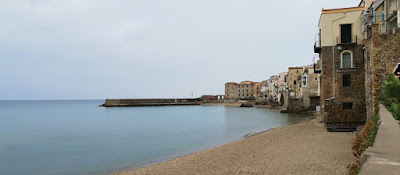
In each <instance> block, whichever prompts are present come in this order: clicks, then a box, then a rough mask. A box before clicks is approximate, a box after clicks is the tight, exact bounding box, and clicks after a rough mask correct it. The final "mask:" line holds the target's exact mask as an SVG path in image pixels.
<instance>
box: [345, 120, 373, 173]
mask: <svg viewBox="0 0 400 175" xmlns="http://www.w3.org/2000/svg"><path fill="white" fill-rule="evenodd" d="M378 121H379V116H378V115H375V116H373V117H371V118H370V119H369V120H368V122H367V123H366V124H365V126H364V128H363V129H361V131H360V132H359V133H358V134H357V135H356V138H354V140H353V143H352V149H353V155H354V156H355V157H356V158H357V160H356V163H354V164H351V165H348V168H349V169H350V170H349V173H348V174H349V175H357V174H358V172H359V171H360V167H361V163H360V157H361V154H362V153H363V152H364V151H365V150H366V149H367V148H368V147H370V146H372V145H373V144H374V142H375V137H376V133H377V132H378V128H379V124H378Z"/></svg>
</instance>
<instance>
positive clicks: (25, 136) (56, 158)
mask: <svg viewBox="0 0 400 175" xmlns="http://www.w3.org/2000/svg"><path fill="white" fill-rule="evenodd" d="M103 102H104V101H102V100H97V101H96V100H94V101H0V174H4V175H16V174H31V175H32V174H33V175H50V174H51V175H53V174H57V175H67V174H68V175H70V174H74V175H75V174H76V175H80V174H109V173H112V172H115V171H119V170H125V169H127V168H128V167H138V166H143V165H147V164H151V163H155V162H159V161H163V160H167V159H171V158H174V157H177V156H181V155H184V154H188V153H193V152H198V151H201V150H204V149H207V148H211V147H215V146H219V145H222V144H226V143H229V142H233V141H236V140H240V139H242V138H243V137H244V136H245V135H247V134H251V133H255V132H260V131H263V130H267V129H271V128H275V127H279V126H283V125H288V124H294V123H299V122H302V121H304V120H307V118H306V117H304V116H298V115H293V114H281V113H279V112H277V111H275V110H269V109H262V108H238V107H224V106H169V107H126V108H102V107H97V106H98V105H100V104H102V103H103Z"/></svg>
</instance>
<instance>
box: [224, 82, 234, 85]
mask: <svg viewBox="0 0 400 175" xmlns="http://www.w3.org/2000/svg"><path fill="white" fill-rule="evenodd" d="M225 84H233V85H237V83H235V82H227V83H225Z"/></svg>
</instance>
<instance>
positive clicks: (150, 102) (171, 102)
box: [101, 98, 201, 107]
mask: <svg viewBox="0 0 400 175" xmlns="http://www.w3.org/2000/svg"><path fill="white" fill-rule="evenodd" d="M200 101H201V99H200V98H179V99H178V98H177V99H106V102H105V103H104V104H102V105H101V106H103V107H128V106H184V105H200Z"/></svg>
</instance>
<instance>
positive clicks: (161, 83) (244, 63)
mask: <svg viewBox="0 0 400 175" xmlns="http://www.w3.org/2000/svg"><path fill="white" fill-rule="evenodd" d="M358 3H359V0H304V1H299V0H276V1H269V0H268V1H267V0H201V1H190V0H168V1H166V0H112V1H110V0H12V1H10V0H0V4H1V6H0V61H1V63H0V100H54V99H106V98H184V97H185V98H187V97H192V93H193V96H194V97H199V96H201V95H204V94H207V95H213V94H224V84H225V83H226V82H231V81H233V82H240V81H244V80H252V81H262V80H266V79H268V78H269V77H270V76H272V75H275V74H278V73H279V72H284V71H287V68H288V67H293V66H302V65H309V64H312V58H313V56H314V53H313V46H314V40H315V36H316V32H317V28H318V20H319V16H320V13H321V9H322V8H340V7H349V6H357V5H358Z"/></svg>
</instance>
